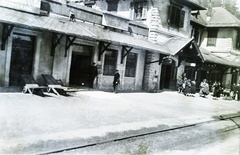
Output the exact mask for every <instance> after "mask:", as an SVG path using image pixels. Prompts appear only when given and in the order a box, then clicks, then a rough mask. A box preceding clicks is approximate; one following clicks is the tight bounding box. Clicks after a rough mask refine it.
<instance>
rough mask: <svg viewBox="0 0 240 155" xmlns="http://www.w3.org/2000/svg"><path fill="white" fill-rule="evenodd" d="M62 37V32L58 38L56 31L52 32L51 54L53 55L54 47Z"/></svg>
mask: <svg viewBox="0 0 240 155" xmlns="http://www.w3.org/2000/svg"><path fill="white" fill-rule="evenodd" d="M62 37H63V34H61V36H60V37H59V38H58V35H57V34H56V33H53V36H52V49H51V56H54V54H55V49H56V47H57V45H58V44H60V41H61V39H62Z"/></svg>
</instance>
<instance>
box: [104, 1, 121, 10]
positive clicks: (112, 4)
mask: <svg viewBox="0 0 240 155" xmlns="http://www.w3.org/2000/svg"><path fill="white" fill-rule="evenodd" d="M106 2H107V4H108V7H107V11H116V12H117V11H118V3H119V0H106Z"/></svg>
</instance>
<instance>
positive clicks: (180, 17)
mask: <svg viewBox="0 0 240 155" xmlns="http://www.w3.org/2000/svg"><path fill="white" fill-rule="evenodd" d="M184 19H185V11H183V10H182V9H181V7H178V6H175V5H170V6H169V12H168V24H169V26H172V27H177V28H182V27H184Z"/></svg>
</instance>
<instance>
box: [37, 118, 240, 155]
mask: <svg viewBox="0 0 240 155" xmlns="http://www.w3.org/2000/svg"><path fill="white" fill-rule="evenodd" d="M236 117H240V115H234V116H223V115H219V116H218V117H216V118H215V120H210V121H206V122H200V123H194V124H189V125H184V126H179V127H174V128H169V129H163V130H156V131H150V132H145V133H140V134H134V135H129V136H124V137H121V138H115V139H111V140H105V141H101V142H96V143H90V144H86V145H78V146H73V147H68V148H64V149H57V150H52V151H49V152H43V153H37V155H47V154H55V153H61V152H65V151H71V150H75V149H81V148H87V147H92V146H97V145H101V144H106V143H112V142H117V141H123V140H127V139H132V138H138V137H143V136H147V135H153V134H157V133H162V132H168V131H174V130H179V129H183V128H190V127H195V126H197V125H201V124H204V123H211V122H216V121H221V120H227V119H229V120H231V121H232V122H234V124H235V125H236V128H231V129H229V130H227V131H231V130H235V129H237V128H239V129H240V125H239V124H237V123H236V122H235V121H233V120H232V118H236Z"/></svg>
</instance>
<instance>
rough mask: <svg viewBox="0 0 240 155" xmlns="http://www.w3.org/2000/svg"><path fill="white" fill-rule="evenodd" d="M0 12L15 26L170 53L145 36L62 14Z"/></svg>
mask: <svg viewBox="0 0 240 155" xmlns="http://www.w3.org/2000/svg"><path fill="white" fill-rule="evenodd" d="M0 12H1V14H0V23H6V24H12V25H14V26H17V27H23V28H30V29H35V30H40V31H50V32H55V33H59V34H65V35H71V36H76V37H81V38H86V39H91V40H96V41H106V42H111V43H116V44H121V45H126V46H131V47H135V48H140V49H145V50H150V51H155V52H159V53H164V54H167V55H170V54H171V53H170V51H169V50H168V49H167V48H166V47H165V46H164V45H161V44H156V43H152V42H150V41H149V40H148V39H147V38H146V37H137V36H134V35H131V34H122V33H117V32H112V31H109V30H105V29H103V28H101V27H99V26H96V25H93V24H88V23H83V22H79V21H77V22H71V21H69V19H68V18H66V17H64V16H57V15H55V16H49V17H47V16H38V15H34V14H29V13H26V12H20V11H16V10H12V9H7V8H3V7H0Z"/></svg>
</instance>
